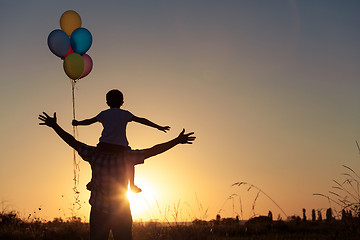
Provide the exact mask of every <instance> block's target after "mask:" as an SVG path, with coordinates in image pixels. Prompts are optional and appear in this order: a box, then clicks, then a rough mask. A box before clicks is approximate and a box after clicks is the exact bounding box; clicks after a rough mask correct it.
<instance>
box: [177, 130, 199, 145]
mask: <svg viewBox="0 0 360 240" xmlns="http://www.w3.org/2000/svg"><path fill="white" fill-rule="evenodd" d="M193 134H194V132H191V133H186V134H185V129H183V130H182V131H181V133H180V134H179V136H178V137H177V138H176V139H177V141H178V142H179V143H181V144H192V142H193V141H194V140H195V139H196V137H194V136H191V135H193Z"/></svg>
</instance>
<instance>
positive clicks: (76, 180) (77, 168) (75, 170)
mask: <svg viewBox="0 0 360 240" xmlns="http://www.w3.org/2000/svg"><path fill="white" fill-rule="evenodd" d="M75 84H76V82H75V81H72V80H71V90H72V112H73V119H74V120H75V119H76V113H75ZM76 133H77V127H76V126H73V136H74V138H75V139H76V135H77V134H76ZM73 157H74V161H73V166H74V167H73V173H74V177H73V180H74V187H73V191H74V196H75V202H74V207H75V206H77V209H78V210H79V209H80V208H81V204H80V199H79V194H80V192H79V190H78V189H77V187H78V184H79V172H80V166H79V161H78V160H77V159H76V151H75V149H74V150H73Z"/></svg>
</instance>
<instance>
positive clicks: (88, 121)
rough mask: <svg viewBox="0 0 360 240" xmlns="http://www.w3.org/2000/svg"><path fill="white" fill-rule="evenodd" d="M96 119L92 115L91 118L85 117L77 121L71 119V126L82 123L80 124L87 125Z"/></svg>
mask: <svg viewBox="0 0 360 240" xmlns="http://www.w3.org/2000/svg"><path fill="white" fill-rule="evenodd" d="M97 121H98V120H97V118H96V117H93V118H89V119H85V120H82V121H78V120H75V119H74V120H73V121H72V125H73V126H79V125H82V126H87V125H91V124H93V123H96V122H97Z"/></svg>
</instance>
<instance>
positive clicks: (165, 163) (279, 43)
mask: <svg viewBox="0 0 360 240" xmlns="http://www.w3.org/2000/svg"><path fill="white" fill-rule="evenodd" d="M359 8H360V2H359V1H355V0H354V1H350V0H346V1H340V0H336V1H335V0H319V1H295V0H288V1H285V0H274V1H260V0H247V1H245V0H239V1H232V0H227V1H214V0H207V1H205V0H199V1H188V0H184V1H163V0H158V1H155V0H149V1H101V2H100V1H69V0H64V1H45V0H39V1H13V0H1V1H0V30H1V33H2V34H1V38H0V52H1V58H0V103H1V104H0V112H1V120H0V123H1V124H0V132H1V135H0V166H1V167H0V203H1V204H0V210H2V211H4V210H15V211H18V213H19V214H20V215H21V216H23V217H24V218H26V217H28V216H29V214H32V215H31V217H30V218H34V217H38V218H42V219H52V218H54V217H63V218H66V217H69V216H71V214H76V215H78V216H80V217H82V218H84V219H87V218H88V215H89V210H90V206H89V203H88V199H89V194H90V193H89V191H87V190H86V188H85V185H86V184H87V182H89V181H90V178H91V170H90V167H89V165H88V163H86V162H83V161H81V160H80V172H79V179H80V182H79V186H78V188H79V191H80V200H81V209H80V210H75V211H72V210H71V206H72V203H73V200H74V193H73V190H72V187H73V184H74V182H73V152H72V149H71V148H70V147H68V146H67V145H66V144H65V143H63V142H62V141H61V140H60V138H59V137H58V136H56V134H55V133H54V132H53V131H52V130H51V129H49V128H47V127H44V126H39V125H38V123H39V120H38V119H37V117H38V115H39V114H40V113H42V112H43V111H45V112H47V113H50V114H52V113H53V112H56V113H57V116H58V122H59V124H60V125H61V126H62V127H63V128H64V129H65V130H66V131H69V132H71V131H72V126H71V120H72V118H73V116H72V97H71V82H70V80H69V78H68V77H67V76H66V74H65V73H64V71H63V67H62V60H61V59H60V58H58V57H56V56H55V55H53V54H52V53H51V52H50V50H49V48H48V46H47V37H48V35H49V33H50V32H51V31H52V30H54V29H60V26H59V19H60V16H61V14H62V13H63V12H65V11H67V10H75V11H76V12H77V13H79V15H80V16H81V18H82V26H83V27H85V28H87V29H88V30H89V31H90V32H91V34H92V36H93V44H92V46H91V48H90V49H89V51H88V52H87V54H88V55H90V56H91V58H92V59H93V63H94V67H93V70H92V72H91V73H90V74H89V75H88V76H87V77H86V78H83V79H81V80H79V81H78V82H77V83H76V88H75V106H76V107H75V109H76V117H77V119H85V118H90V117H94V116H96V115H97V114H98V113H99V112H100V111H102V110H104V109H106V108H107V105H106V102H105V94H106V93H107V91H109V90H111V89H115V88H116V89H119V90H121V91H122V92H123V94H124V98H125V103H124V105H123V107H122V108H123V109H126V110H129V111H130V112H132V113H133V114H134V115H136V116H139V117H145V118H147V119H149V120H151V121H153V122H155V123H157V124H159V125H169V126H171V130H170V131H169V132H168V133H163V132H160V131H157V130H155V129H152V128H149V127H146V126H142V125H140V124H137V123H129V124H128V128H127V137H128V140H129V142H130V146H131V147H132V148H133V149H143V148H148V147H151V146H153V145H155V144H157V143H161V142H165V141H168V140H170V139H172V138H174V137H176V136H177V135H178V134H179V133H180V131H181V130H182V129H183V128H185V129H186V131H194V132H195V136H196V137H197V139H196V141H195V142H194V144H192V145H179V146H177V147H175V148H174V149H171V150H170V151H168V152H166V153H163V154H161V155H158V156H156V157H153V158H150V159H147V160H146V161H145V164H143V165H139V166H137V167H136V169H135V172H136V177H135V183H136V184H137V185H138V186H139V187H141V188H142V189H143V193H140V194H137V195H135V196H132V197H131V204H132V206H131V207H132V213H133V218H134V220H135V221H141V220H143V221H145V220H149V219H159V220H169V221H173V220H178V221H180V220H181V221H192V220H194V219H195V218H200V219H205V220H210V219H214V218H215V216H216V214H218V213H220V214H221V216H222V217H235V216H236V215H239V216H240V218H241V219H248V218H250V217H252V216H253V215H254V214H256V215H266V214H267V213H268V211H269V210H271V211H272V213H273V215H274V217H275V218H277V217H278V216H279V215H280V217H281V218H283V219H285V218H286V215H287V216H292V215H302V209H303V208H306V209H307V213H308V215H309V217H310V212H311V209H326V208H328V207H329V206H332V205H329V202H328V200H327V199H325V198H322V197H319V196H314V195H313V194H314V193H323V194H328V191H330V190H331V189H332V186H333V180H338V181H341V180H342V179H344V176H342V175H341V174H342V173H344V172H347V171H346V169H345V168H344V167H343V166H342V165H347V166H349V167H351V168H352V169H353V170H354V171H356V172H358V173H359V172H360V155H359V151H358V149H357V146H356V142H355V141H356V140H360V126H359V122H360V108H359V103H360V94H359V89H360V80H359V73H360V67H359V64H360V57H359V56H360V47H359V42H360V32H359V29H360V28H359V27H360V15H359V14H358V12H359ZM101 130H102V128H101V126H100V124H94V125H91V126H86V127H85V126H82V127H78V139H79V140H80V141H82V142H84V143H87V144H89V145H96V144H97V142H98V138H99V136H100V134H101ZM236 182H247V183H248V185H242V186H240V187H239V186H232V185H233V184H234V183H236ZM250 185H254V186H256V187H257V188H255V187H253V188H251V189H250V190H249V189H248V188H249V186H250ZM258 189H261V190H262V192H260V193H259V195H258V197H257V194H258ZM264 193H266V194H267V195H268V196H269V197H270V198H271V199H270V198H268V197H267V196H266V195H265V194H264ZM273 201H274V202H275V203H276V204H277V205H278V206H280V208H281V209H280V208H279V207H277V205H276V204H275V203H274V202H273ZM253 206H254V210H252V209H253ZM285 214H286V215H285ZM175 218H176V219H175Z"/></svg>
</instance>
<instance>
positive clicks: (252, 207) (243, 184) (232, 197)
mask: <svg viewBox="0 0 360 240" xmlns="http://www.w3.org/2000/svg"><path fill="white" fill-rule="evenodd" d="M231 186H232V187H234V186H237V187H241V186H247V187H248V188H247V191H248V192H249V191H250V190H252V189H255V190H256V191H257V193H256V196H255V198H254V200H253V203H252V205H251V212H252V216H250V218H251V217H255V216H256V213H255V206H256V201H257V200H258V198H259V196H260V194H263V195H265V196H266V197H267V198H268V199H269V200H270V201H272V202H273V203H274V204H275V205H276V206H277V207H278V208H279V209H280V211H281V212H282V213H283V214H284V215H285V217H287V216H288V215H287V214H286V213H285V211H284V210H283V209H282V208H281V207H280V206H279V204H277V203H276V202H275V201H274V199H272V198H271V197H270V196H269V195H268V194H267V193H265V192H264V191H263V190H262V189H260V188H259V187H257V186H255V185H254V184H251V183H247V182H236V183H234V184H232V185H231ZM236 197H238V198H239V205H240V214H238V213H237V215H240V217H241V219H243V207H242V201H241V197H240V195H238V194H232V195H230V196H229V197H228V198H227V199H226V200H225V202H224V204H223V206H222V207H221V209H220V210H219V212H218V214H220V212H221V211H222V210H223V207H224V205H225V204H226V202H227V201H229V200H232V206H233V214H234V213H235V203H234V202H235V198H236Z"/></svg>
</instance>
